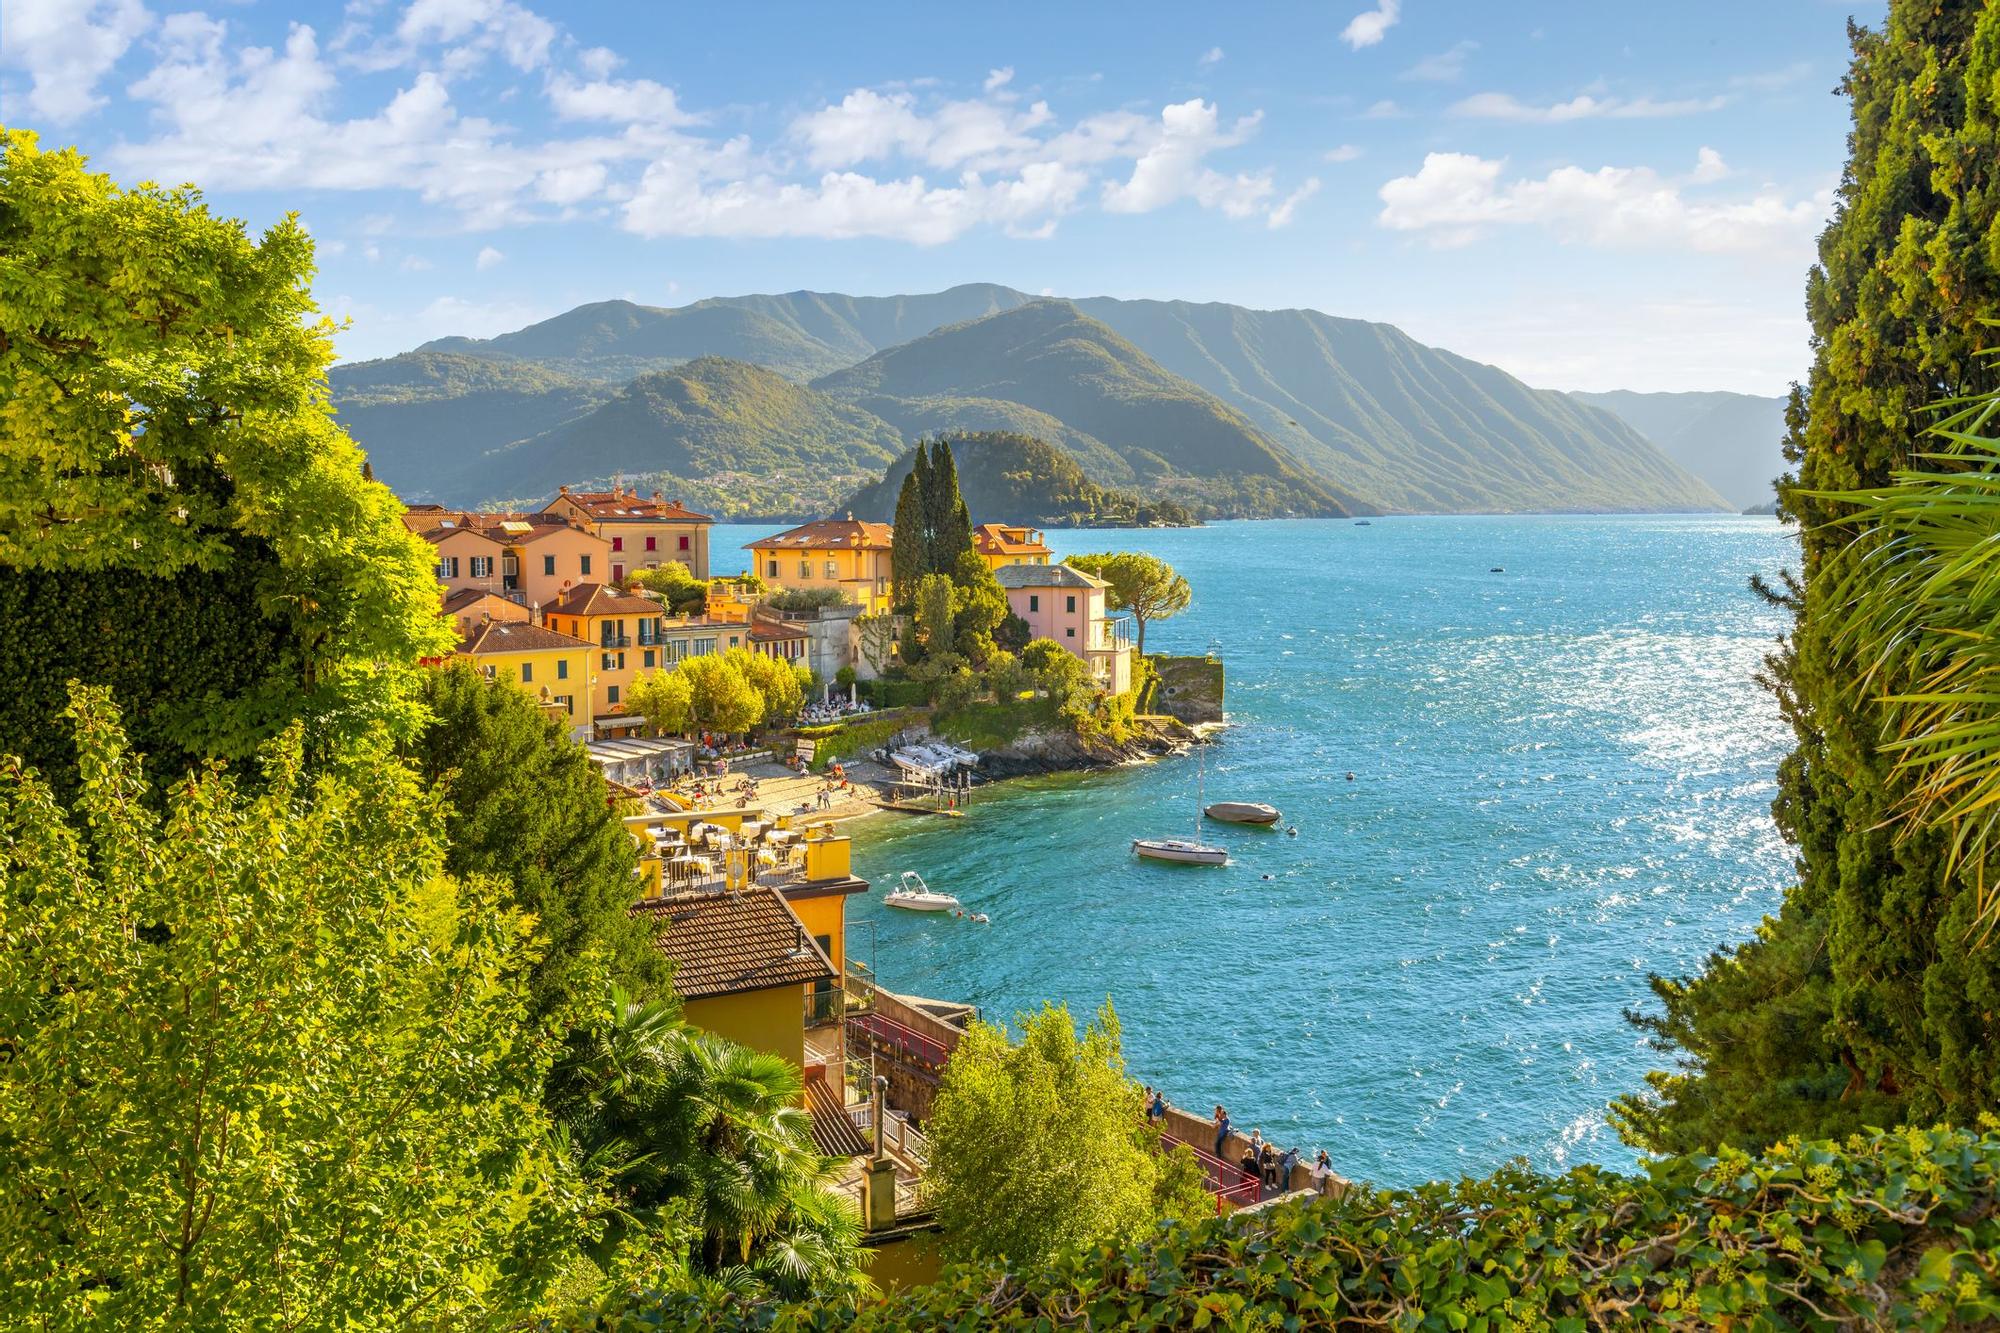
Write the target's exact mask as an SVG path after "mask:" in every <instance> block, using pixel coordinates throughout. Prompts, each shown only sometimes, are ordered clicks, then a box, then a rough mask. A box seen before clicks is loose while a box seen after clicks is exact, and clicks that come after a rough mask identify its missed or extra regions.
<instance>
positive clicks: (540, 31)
mask: <svg viewBox="0 0 2000 1333" xmlns="http://www.w3.org/2000/svg"><path fill="white" fill-rule="evenodd" d="M396 35H397V36H398V37H400V38H402V40H403V41H405V42H407V43H409V44H410V45H411V46H413V47H414V46H418V45H422V44H424V43H431V42H435V43H440V44H443V45H445V46H446V47H448V48H450V49H449V50H448V52H447V56H446V60H447V64H448V65H449V66H456V67H463V66H466V65H469V64H471V63H474V62H475V61H476V60H477V59H479V58H482V57H484V56H485V55H487V54H489V53H497V54H498V55H500V56H501V57H502V58H504V59H505V60H506V62H507V63H508V64H510V65H512V66H513V67H514V68H515V69H518V70H524V71H525V70H534V69H540V68H541V67H542V66H543V65H544V64H546V63H547V62H548V57H549V45H550V43H552V42H553V41H554V40H555V36H556V29H555V25H554V24H553V23H550V22H549V21H548V20H547V19H545V18H543V17H542V16H541V15H539V14H536V13H534V12H533V11H532V10H529V9H524V8H523V7H522V6H520V5H517V4H514V3H512V0H412V2H411V5H410V7H409V8H408V9H407V10H405V11H404V12H403V21H402V22H401V23H399V24H397V25H396Z"/></svg>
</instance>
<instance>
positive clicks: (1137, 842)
mask: <svg viewBox="0 0 2000 1333" xmlns="http://www.w3.org/2000/svg"><path fill="white" fill-rule="evenodd" d="M1132 851H1133V853H1134V854H1135V855H1138V856H1142V857H1144V858H1145V859H1146V860H1148V861H1173V862H1176V863H1177V864H1180V865H1189V866H1220V865H1228V864H1229V850H1228V848H1226V847H1211V846H1209V845H1208V844H1207V843H1205V842H1196V841H1194V840H1193V839H1192V838H1134V839H1132Z"/></svg>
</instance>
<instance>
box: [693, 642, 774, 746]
mask: <svg viewBox="0 0 2000 1333" xmlns="http://www.w3.org/2000/svg"><path fill="white" fill-rule="evenodd" d="M674 669H675V670H676V671H678V672H680V673H681V675H683V676H685V677H687V682H688V692H689V693H688V700H689V702H688V707H689V711H690V716H691V718H692V721H693V725H694V726H695V727H698V728H700V729H702V730H705V731H715V732H721V733H722V734H724V735H734V734H737V733H740V732H746V731H749V730H750V729H751V728H752V727H754V726H756V725H757V724H758V723H759V722H762V721H763V720H764V696H763V695H761V694H759V693H758V692H757V687H756V686H755V685H753V684H752V683H751V682H750V678H749V677H748V676H746V675H744V674H743V672H742V670H741V669H740V668H738V667H737V665H736V664H735V663H734V662H732V661H730V660H729V658H728V657H727V656H726V655H715V654H711V655H709V656H705V657H689V658H685V659H683V660H682V662H681V664H680V665H679V666H677V667H675V668H674Z"/></svg>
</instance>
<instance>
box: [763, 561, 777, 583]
mask: <svg viewBox="0 0 2000 1333" xmlns="http://www.w3.org/2000/svg"><path fill="white" fill-rule="evenodd" d="M764 577H765V578H769V579H774V578H776V577H778V562H777V561H775V560H766V561H765V562H764Z"/></svg>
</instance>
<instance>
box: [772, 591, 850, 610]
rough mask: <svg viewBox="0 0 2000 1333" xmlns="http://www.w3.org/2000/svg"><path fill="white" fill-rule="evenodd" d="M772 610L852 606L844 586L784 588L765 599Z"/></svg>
mask: <svg viewBox="0 0 2000 1333" xmlns="http://www.w3.org/2000/svg"><path fill="white" fill-rule="evenodd" d="M764 604H765V605H766V606H768V607H770V608H771V609H772V610H774V611H785V612H799V611H818V610H821V609H823V608H825V607H830V606H852V605H853V604H854V601H853V599H852V598H850V597H849V596H848V595H847V589H845V588H784V589H781V590H780V591H778V592H775V593H773V594H772V595H771V596H770V597H768V598H766V599H765V602H764Z"/></svg>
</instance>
